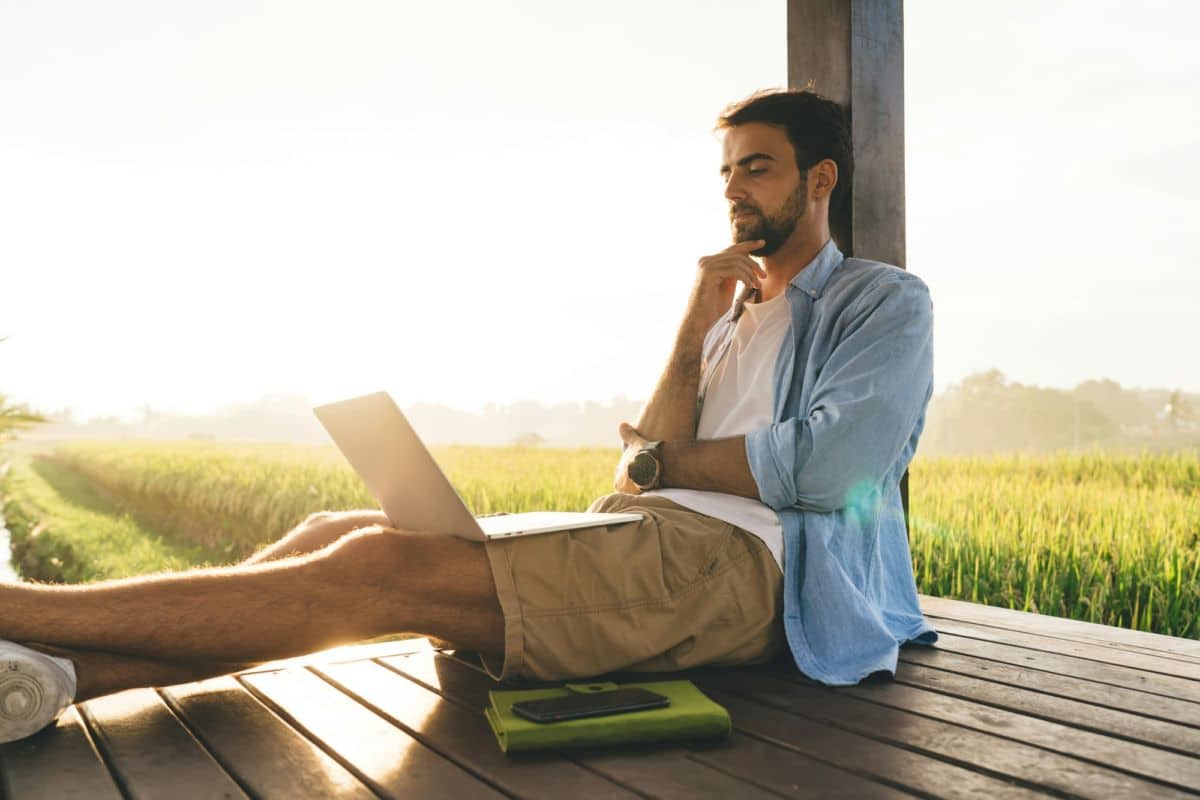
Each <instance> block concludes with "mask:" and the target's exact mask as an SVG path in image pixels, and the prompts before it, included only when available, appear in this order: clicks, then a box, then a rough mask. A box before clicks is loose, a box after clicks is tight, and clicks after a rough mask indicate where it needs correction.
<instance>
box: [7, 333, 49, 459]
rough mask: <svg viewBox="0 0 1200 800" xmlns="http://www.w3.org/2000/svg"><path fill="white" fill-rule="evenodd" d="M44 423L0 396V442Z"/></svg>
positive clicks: (38, 417) (25, 408)
mask: <svg viewBox="0 0 1200 800" xmlns="http://www.w3.org/2000/svg"><path fill="white" fill-rule="evenodd" d="M3 341H4V339H0V342H3ZM45 421H46V418H45V417H43V416H42V415H41V414H36V413H34V412H32V411H30V410H29V409H28V408H27V407H25V406H23V405H16V404H13V403H10V402H9V400H8V397H6V396H5V395H4V394H0V442H2V441H4V440H5V439H9V438H11V437H12V436H13V434H14V433H15V432H16V431H17V430H18V429H20V428H27V427H29V426H30V425H36V424H37V423H39V422H45Z"/></svg>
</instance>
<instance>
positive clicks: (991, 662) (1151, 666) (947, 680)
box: [0, 597, 1200, 800]
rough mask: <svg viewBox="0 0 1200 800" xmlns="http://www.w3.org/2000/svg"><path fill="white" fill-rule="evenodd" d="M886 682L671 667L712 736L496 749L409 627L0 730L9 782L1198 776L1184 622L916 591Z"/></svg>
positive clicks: (1013, 792) (1117, 782) (1010, 793)
mask: <svg viewBox="0 0 1200 800" xmlns="http://www.w3.org/2000/svg"><path fill="white" fill-rule="evenodd" d="M922 603H923V605H924V607H925V610H926V613H927V614H928V615H929V616H930V618H931V620H932V621H933V623H934V625H935V627H937V628H938V630H939V632H940V633H941V634H942V638H941V642H940V643H939V645H938V646H937V647H936V648H921V647H910V648H905V649H904V651H902V653H901V665H900V669H899V672H898V674H897V676H896V680H895V681H877V682H868V683H866V684H863V685H860V686H857V687H853V688H848V689H838V690H831V689H827V688H824V687H819V686H815V685H812V684H807V683H805V682H803V681H801V680H800V679H799V678H798V677H797V675H796V674H795V672H794V671H791V670H788V669H785V668H783V666H782V665H781V666H777V667H769V668H756V669H733V670H715V669H714V670H704V671H699V672H693V673H687V674H686V677H689V678H691V679H692V680H694V681H695V682H696V683H697V684H698V685H699V686H700V687H701V688H702V689H703V690H704V691H705V692H706V693H708V694H709V695H710V696H711V697H713V698H714V699H715V700H717V701H718V702H720V703H722V704H723V705H724V706H725V707H726V708H728V709H729V711H730V712H731V714H732V715H733V720H734V728H735V730H734V733H733V735H732V737H731V738H730V739H729V740H727V741H725V742H723V743H720V744H715V745H713V744H708V745H694V746H686V747H682V746H674V747H658V748H646V747H636V748H635V747H630V748H622V749H610V750H605V751H581V752H567V753H562V754H543V755H538V756H521V757H510V756H505V755H503V754H501V752H500V750H499V748H498V747H497V746H496V743H495V741H494V739H493V738H492V734H491V732H490V730H489V729H488V726H487V724H486V722H485V721H484V718H483V715H482V714H481V713H480V709H481V708H482V707H483V706H484V703H485V697H486V692H487V690H488V689H489V688H493V683H492V681H491V680H489V679H488V678H487V677H486V676H485V675H484V674H482V673H481V672H480V671H479V670H478V669H477V668H476V666H475V663H476V662H475V661H474V660H472V659H469V658H466V657H463V656H459V655H456V654H453V653H443V652H439V651H436V650H434V649H433V648H432V647H430V646H429V644H428V643H427V642H425V641H424V640H410V641H404V642H392V643H385V644H373V645H365V646H362V647H358V648H342V649H339V650H334V651H327V652H325V653H320V654H316V655H315V656H312V657H310V658H308V659H304V660H298V661H295V662H285V663H281V664H274V665H269V666H266V667H263V668H260V669H257V670H252V671H249V672H245V673H241V674H239V675H236V676H229V677H224V678H218V679H215V680H211V681H204V682H201V683H195V684H188V685H184V686H175V687H170V688H165V689H161V690H151V689H142V690H133V691H129V692H123V693H121V694H118V695H114V696H111V697H107V698H102V699H99V700H93V701H91V702H88V703H84V704H81V705H79V706H76V707H74V708H72V709H71V710H69V711H68V712H67V714H65V715H64V716H63V718H62V719H61V720H60V721H59V724H58V726H57V727H56V728H52V729H48V730H46V731H43V732H41V733H39V734H38V735H37V736H35V737H32V738H31V739H28V740H26V741H24V742H17V743H13V744H10V745H5V746H3V747H0V771H2V773H3V778H4V780H3V789H4V796H5V797H7V798H18V799H19V798H32V797H37V798H43V797H53V798H67V797H81V798H106V797H113V798H117V797H123V796H124V797H170V798H172V799H173V800H179V799H180V798H190V797H205V798H207V797H247V796H249V797H279V798H296V797H364V798H369V797H376V796H381V797H421V798H435V797H452V798H456V800H468V798H485V797H503V796H516V797H573V798H588V800H591V799H592V798H600V797H646V796H653V797H689V798H691V797H736V798H739V800H743V799H745V800H749V798H756V797H773V796H787V797H846V798H869V797H898V796H905V795H917V796H924V797H965V796H971V797H986V798H991V797H1025V796H1032V795H1038V794H1049V795H1056V796H1082V797H1104V798H1121V797H1127V798H1148V797H1183V796H1195V795H1197V794H1200V642H1197V641H1191V640H1184V639H1175V638H1169V637H1164V636H1155V635H1152V634H1143V633H1136V632H1131V631H1123V630H1118V629H1115V628H1108V627H1104V626H1099V625H1090V624H1086V623H1078V622H1070V621H1067V620H1061V619H1056V618H1052V617H1042V616H1037V615H1032V614H1022V613H1019V612H1013V611H1005V610H1001V609H995V608H989V607H986V606H979V605H973V604H969V603H960V602H954V601H948V600H941V599H937V598H931V597H924V598H922Z"/></svg>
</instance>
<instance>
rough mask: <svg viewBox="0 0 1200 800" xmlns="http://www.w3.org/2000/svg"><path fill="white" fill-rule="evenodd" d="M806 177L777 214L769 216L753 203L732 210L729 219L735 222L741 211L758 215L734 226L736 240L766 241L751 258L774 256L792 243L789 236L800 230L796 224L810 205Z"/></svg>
mask: <svg viewBox="0 0 1200 800" xmlns="http://www.w3.org/2000/svg"><path fill="white" fill-rule="evenodd" d="M806 178H807V175H801V176H800V185H799V186H797V187H796V191H794V192H792V193H791V195H789V196H788V199H787V200H785V201H784V203H783V208H781V209H779V211H778V212H777V213H775V214H771V215H769V216H768V215H767V214H764V213H763V211H762V209H761V208H759V207H758V206H756V205H754V204H753V203H739V204H738V205H736V206H734V207H733V208H732V209H730V212H729V216H730V220H731V221H732V218H733V215H734V214H735V213H737V212H739V211H750V212H753V213H754V216H753V217H750V218H749V219H745V220H741V221H738V222H734V223H733V241H734V242H752V241H754V240H755V239H762V240H763V241H764V242H766V244H764V245H763V246H762V247H760V248H758V249H757V250H755V251H753V252H752V253H751V254H750V255H752V256H770V255H774V254H775V253H776V251H778V250H779V248H781V247H783V243H784V242H786V241H787V240H788V237H790V236H791V235H792V232H793V231H795V230H796V225H797V224H798V223H799V222H800V220H801V219H802V218H803V217H804V207H805V205H806V204H807V202H808V181H807V180H806Z"/></svg>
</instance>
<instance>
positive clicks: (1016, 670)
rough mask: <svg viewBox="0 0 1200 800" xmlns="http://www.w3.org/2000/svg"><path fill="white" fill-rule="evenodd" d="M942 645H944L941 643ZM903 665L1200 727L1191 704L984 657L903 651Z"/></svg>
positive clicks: (1197, 706)
mask: <svg viewBox="0 0 1200 800" xmlns="http://www.w3.org/2000/svg"><path fill="white" fill-rule="evenodd" d="M938 644H939V645H940V644H941V642H939V643H938ZM900 661H901V663H912V664H926V665H928V666H931V667H936V668H937V669H942V670H947V671H949V672H958V673H962V674H964V675H974V676H976V677H980V678H984V679H986V680H990V681H996V682H998V683H1007V684H1009V685H1012V686H1024V687H1027V688H1029V689H1033V690H1035V691H1038V692H1044V693H1046V694H1051V695H1059V696H1061V697H1072V698H1075V699H1077V700H1082V701H1084V702H1087V703H1094V704H1097V705H1102V706H1107V707H1109V708H1116V709H1121V710H1124V711H1129V712H1131V713H1134V714H1140V715H1142V716H1147V717H1156V718H1158V719H1163V720H1168V721H1173V722H1177V723H1179V724H1181V725H1188V726H1192V727H1200V703H1187V702H1182V701H1179V700H1175V699H1174V698H1170V697H1163V696H1162V695H1160V694H1149V693H1147V692H1141V691H1138V690H1137V689H1126V688H1125V687H1122V686H1113V685H1112V684H1108V683H1098V682H1096V681H1089V680H1086V679H1084V678H1076V677H1075V676H1073V675H1061V674H1059V673H1057V672H1046V671H1044V670H1041V669H1029V668H1028V667H1026V666H1014V665H1012V664H1005V663H1003V662H1000V661H994V660H991V659H989V658H983V657H981V656H974V655H964V654H962V653H954V652H951V651H949V650H946V649H944V648H942V647H940V646H939V647H902V648H900Z"/></svg>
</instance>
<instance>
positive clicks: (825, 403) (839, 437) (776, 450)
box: [746, 276, 933, 512]
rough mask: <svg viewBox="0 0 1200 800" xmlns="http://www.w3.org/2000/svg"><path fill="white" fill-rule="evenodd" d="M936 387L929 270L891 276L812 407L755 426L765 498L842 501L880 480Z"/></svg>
mask: <svg viewBox="0 0 1200 800" xmlns="http://www.w3.org/2000/svg"><path fill="white" fill-rule="evenodd" d="M932 392H933V305H932V302H931V300H930V297H929V290H928V289H927V288H926V286H925V284H924V283H923V282H921V281H920V280H918V279H916V278H912V277H908V276H889V277H887V278H884V279H882V280H880V281H879V282H877V283H875V284H873V285H871V286H870V287H868V288H867V289H866V290H864V291H863V293H862V295H860V296H859V298H858V299H857V301H856V302H855V303H854V305H853V306H852V307H851V308H850V310H849V311H848V313H847V323H846V327H845V329H844V332H843V334H842V335H841V337H840V340H839V341H838V343H837V344H836V345H835V346H834V348H833V350H832V352H831V353H830V355H829V357H828V359H827V360H826V361H825V363H824V364H822V365H821V366H820V370H819V377H818V378H817V379H816V381H815V382H814V384H813V390H812V394H811V397H810V400H809V403H808V407H807V408H806V409H805V410H804V415H803V416H801V417H797V418H789V419H784V420H782V421H780V422H777V423H774V424H772V425H768V426H767V427H765V428H760V429H758V430H756V431H753V432H751V433H750V434H748V435H747V436H746V455H747V457H748V459H749V462H750V471H751V473H752V474H753V476H754V480H755V481H756V482H757V484H758V490H759V496H760V497H761V499H762V501H763V502H764V503H766V504H767V505H768V506H770V507H771V508H774V509H776V510H778V509H782V508H789V507H796V508H801V509H805V510H810V511H823V512H828V511H836V510H837V509H840V508H844V507H845V506H846V505H847V504H848V498H849V497H850V495H851V493H852V492H853V491H854V490H855V487H857V486H860V485H861V484H863V483H868V484H870V485H878V484H880V483H881V482H882V481H883V478H884V476H885V475H886V474H887V473H888V471H889V470H890V469H891V467H892V466H893V465H894V464H895V463H896V460H897V459H898V458H899V457H900V453H901V452H902V450H903V448H904V446H905V444H906V443H907V441H908V439H909V438H910V436H911V435H912V433H913V431H914V428H915V427H916V425H917V422H918V420H919V419H920V418H921V415H922V414H923V413H924V410H925V405H926V403H928V401H929V397H930V395H931V394H932Z"/></svg>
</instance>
